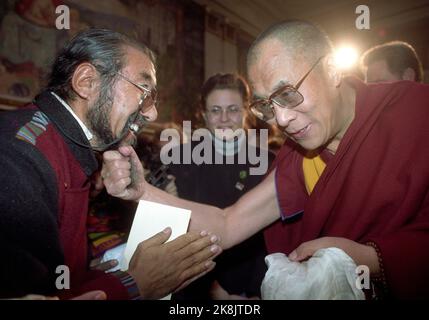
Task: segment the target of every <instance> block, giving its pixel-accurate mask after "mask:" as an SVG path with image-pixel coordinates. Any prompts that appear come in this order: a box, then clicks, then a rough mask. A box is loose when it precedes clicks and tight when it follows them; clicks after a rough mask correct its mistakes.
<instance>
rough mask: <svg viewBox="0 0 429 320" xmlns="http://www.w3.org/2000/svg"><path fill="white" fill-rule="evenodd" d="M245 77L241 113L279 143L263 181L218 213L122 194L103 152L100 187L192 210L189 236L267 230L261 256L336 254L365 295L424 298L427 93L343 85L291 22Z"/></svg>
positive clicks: (302, 25) (427, 284) (265, 44)
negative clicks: (362, 279)
mask: <svg viewBox="0 0 429 320" xmlns="http://www.w3.org/2000/svg"><path fill="white" fill-rule="evenodd" d="M248 75H249V79H250V84H251V86H252V88H253V94H254V97H255V99H254V102H253V104H252V105H251V107H250V108H251V110H252V111H253V112H254V114H255V115H257V116H258V117H260V118H261V119H263V120H265V121H267V122H269V123H276V124H277V125H278V126H279V127H280V128H281V129H282V130H283V131H284V133H285V134H286V136H287V137H288V139H287V140H286V143H285V144H284V146H283V147H282V149H281V150H280V151H279V154H278V155H277V158H276V160H275V163H274V165H273V166H272V171H271V173H269V174H268V175H267V177H266V178H265V180H264V181H262V182H261V184H259V185H258V186H257V187H256V188H254V189H253V190H251V191H249V192H248V193H247V194H246V195H244V196H242V197H241V198H240V199H239V200H238V201H237V202H236V203H235V204H233V205H232V206H230V207H228V208H226V209H225V210H219V209H217V208H214V207H208V206H204V205H201V204H196V203H190V202H187V201H184V200H181V199H177V198H174V197H172V196H169V195H167V194H165V193H163V192H162V191H160V190H157V189H155V188H153V187H151V186H149V185H147V183H145V182H144V181H140V183H138V184H137V185H138V186H139V189H138V190H137V189H136V188H135V187H133V186H128V187H126V188H125V189H124V187H123V185H120V184H118V183H117V181H118V179H119V178H123V176H120V175H118V172H117V170H115V169H114V166H117V165H119V163H121V161H120V160H117V158H115V159H113V156H114V155H115V154H116V153H114V152H107V153H105V155H104V159H105V166H104V168H103V171H104V172H106V173H107V172H109V173H110V178H109V179H108V181H105V185H106V187H107V189H108V191H109V192H110V193H111V194H112V195H117V196H121V197H125V198H127V199H134V200H135V199H140V198H141V199H146V200H153V201H158V202H163V203H168V204H172V205H177V206H180V207H184V208H188V209H191V210H192V218H191V229H194V230H200V229H203V228H205V227H207V226H208V225H210V226H211V230H213V231H214V232H216V234H218V235H220V237H221V239H222V246H223V248H229V247H230V246H233V245H235V244H237V243H239V242H241V241H243V240H244V239H246V238H248V237H249V236H250V235H252V234H254V233H255V232H257V231H258V230H260V229H262V228H264V227H266V226H269V225H270V224H271V225H270V226H269V228H268V229H267V230H266V232H265V239H266V244H267V249H268V251H269V252H271V253H272V252H284V253H286V254H287V255H288V257H289V259H290V260H292V261H297V262H299V261H304V260H306V259H308V258H310V257H311V256H312V255H313V254H314V253H315V252H316V251H317V250H318V249H321V248H327V247H338V248H340V249H342V250H343V251H344V252H345V253H347V254H348V255H349V256H350V257H351V258H352V259H353V260H354V262H355V263H356V265H365V266H367V267H368V268H369V271H370V274H371V278H370V279H371V284H372V286H371V287H372V288H371V289H372V290H367V292H366V293H368V294H375V295H376V296H378V297H380V296H385V297H394V298H423V297H426V298H427V297H429V274H428V272H427V270H429V250H428V248H429V193H428V192H429V166H428V159H429V144H428V143H427V141H428V139H429V130H428V129H427V104H428V101H429V90H428V87H427V86H425V85H422V84H417V83H413V82H397V83H391V84H378V85H376V86H367V85H365V84H364V83H363V82H361V81H359V80H358V79H355V78H343V77H342V75H341V72H340V71H339V70H338V69H337V67H336V65H335V63H334V59H333V55H332V46H331V44H330V41H329V39H328V38H327V36H326V35H325V34H324V33H323V32H321V31H320V30H319V29H318V28H316V27H315V26H313V25H312V24H310V23H307V22H300V21H289V22H283V23H280V24H277V25H275V26H273V27H271V28H269V29H268V30H267V31H265V32H264V33H263V34H261V35H260V36H259V37H258V39H257V40H256V41H255V42H254V44H253V45H252V46H251V48H250V51H249V54H248ZM406 104H412V108H404V105H406ZM404 110H407V111H406V112H404ZM128 152H129V153H128V156H132V158H136V156H135V155H134V153H132V150H131V148H129V150H128ZM122 161H125V162H126V160H122ZM128 175H129V173H128ZM279 218H281V219H279ZM273 222H275V223H274V224H272V223H273ZM317 289H318V288H315V290H317ZM368 296H369V295H368Z"/></svg>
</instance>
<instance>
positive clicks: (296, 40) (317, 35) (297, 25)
mask: <svg viewBox="0 0 429 320" xmlns="http://www.w3.org/2000/svg"><path fill="white" fill-rule="evenodd" d="M269 40H277V41H280V42H281V43H282V44H283V45H284V47H285V50H286V51H287V52H288V55H289V58H291V59H292V60H295V58H296V57H299V58H300V59H305V60H307V61H309V62H310V63H312V62H313V61H316V60H317V59H318V58H319V57H321V56H323V55H326V54H328V53H330V52H331V51H332V44H331V41H330V40H329V38H328V36H327V35H326V34H325V32H324V31H322V30H321V29H319V28H318V27H316V26H315V25H313V24H311V23H309V22H305V21H298V20H293V21H284V22H280V23H278V24H275V25H273V26H272V27H270V28H269V29H267V30H266V31H265V32H263V33H262V34H261V35H259V37H258V38H257V39H256V40H255V41H254V43H253V44H252V46H251V47H250V49H249V53H248V56H247V67H248V68H249V66H251V65H252V64H254V63H255V61H256V60H257V59H258V57H259V56H260V54H261V50H262V49H263V48H264V45H265V44H267V42H269Z"/></svg>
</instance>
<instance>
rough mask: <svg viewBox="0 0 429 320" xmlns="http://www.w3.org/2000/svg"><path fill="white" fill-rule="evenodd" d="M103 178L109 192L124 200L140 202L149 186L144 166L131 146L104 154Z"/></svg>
mask: <svg viewBox="0 0 429 320" xmlns="http://www.w3.org/2000/svg"><path fill="white" fill-rule="evenodd" d="M101 177H102V179H103V183H104V186H105V187H106V190H107V192H108V193H109V194H110V195H112V196H114V197H117V198H121V199H124V200H139V199H140V198H141V197H142V196H143V193H144V191H145V185H146V184H147V183H146V181H145V179H144V170H143V166H142V164H141V162H140V160H139V158H138V156H137V154H136V152H135V151H134V149H133V148H132V147H130V146H122V147H119V149H118V150H113V151H106V152H105V153H104V154H103V168H102V169H101Z"/></svg>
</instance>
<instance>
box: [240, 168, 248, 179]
mask: <svg viewBox="0 0 429 320" xmlns="http://www.w3.org/2000/svg"><path fill="white" fill-rule="evenodd" d="M246 178H247V171H246V170H241V171H240V179H241V180H244V179H246Z"/></svg>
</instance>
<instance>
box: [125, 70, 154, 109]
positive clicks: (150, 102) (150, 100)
mask: <svg viewBox="0 0 429 320" xmlns="http://www.w3.org/2000/svg"><path fill="white" fill-rule="evenodd" d="M118 75H120V76H121V77H122V78H123V79H124V80H126V81H128V82H129V83H131V84H132V85H134V86H135V87H137V89H139V90H140V91H141V92H142V99H141V101H140V104H139V106H140V110H141V112H143V113H145V112H147V111H149V110H150V109H152V108H153V107H156V98H157V92H156V90H155V89H152V90H150V89H148V88H146V87H145V86H143V85H141V84H137V83H135V82H134V81H132V80H130V79H129V78H128V77H126V76H124V75H123V74H122V73H120V72H118Z"/></svg>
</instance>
